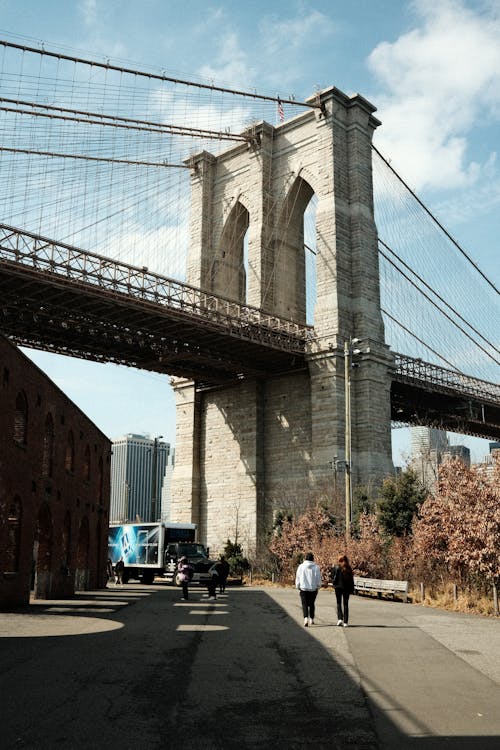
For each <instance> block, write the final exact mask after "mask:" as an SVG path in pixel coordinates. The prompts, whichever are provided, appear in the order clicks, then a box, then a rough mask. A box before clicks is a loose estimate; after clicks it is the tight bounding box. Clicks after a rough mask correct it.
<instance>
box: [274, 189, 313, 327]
mask: <svg viewBox="0 0 500 750" xmlns="http://www.w3.org/2000/svg"><path fill="white" fill-rule="evenodd" d="M313 195H314V191H313V189H312V187H311V186H310V185H309V183H308V182H306V180H305V179H303V178H302V177H300V176H298V177H297V178H296V179H295V180H294V182H293V183H292V185H291V187H290V189H289V191H288V193H287V194H286V196H285V199H284V201H283V206H282V210H281V213H280V215H279V218H278V222H277V226H276V229H275V233H274V240H273V251H274V252H273V255H274V274H273V275H274V279H273V290H274V295H273V296H274V305H273V308H274V309H273V312H275V313H276V314H277V315H282V316H283V317H286V318H290V319H292V320H295V321H296V322H298V323H305V322H306V317H307V313H306V259H305V247H304V240H305V235H304V214H305V212H306V209H307V206H308V204H309V203H310V201H311V199H312V197H313Z"/></svg>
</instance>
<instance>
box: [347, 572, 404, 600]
mask: <svg viewBox="0 0 500 750" xmlns="http://www.w3.org/2000/svg"><path fill="white" fill-rule="evenodd" d="M354 590H355V592H356V593H357V594H361V593H363V594H377V596H378V597H381V596H382V594H392V596H393V597H394V596H395V595H396V594H399V595H401V596H402V597H403V601H404V602H406V601H408V581H390V580H386V579H383V578H363V577H362V576H354Z"/></svg>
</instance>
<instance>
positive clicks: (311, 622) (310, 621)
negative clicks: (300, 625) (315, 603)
mask: <svg viewBox="0 0 500 750" xmlns="http://www.w3.org/2000/svg"><path fill="white" fill-rule="evenodd" d="M309 625H314V620H313V619H312V617H310V618H309Z"/></svg>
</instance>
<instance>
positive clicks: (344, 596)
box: [335, 589, 350, 625]
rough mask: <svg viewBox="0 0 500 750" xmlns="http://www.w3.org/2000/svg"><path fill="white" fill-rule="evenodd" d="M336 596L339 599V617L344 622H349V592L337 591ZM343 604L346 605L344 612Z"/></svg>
mask: <svg viewBox="0 0 500 750" xmlns="http://www.w3.org/2000/svg"><path fill="white" fill-rule="evenodd" d="M335 596H336V597H337V617H338V619H339V620H343V622H345V623H346V625H347V623H348V622H349V596H350V593H349V591H344V589H335ZM342 604H343V605H344V611H342Z"/></svg>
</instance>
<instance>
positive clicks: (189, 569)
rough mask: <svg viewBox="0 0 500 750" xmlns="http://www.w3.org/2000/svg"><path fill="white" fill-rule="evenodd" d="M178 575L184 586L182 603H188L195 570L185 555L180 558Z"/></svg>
mask: <svg viewBox="0 0 500 750" xmlns="http://www.w3.org/2000/svg"><path fill="white" fill-rule="evenodd" d="M177 573H178V575H179V581H180V584H181V586H182V598H181V602H187V601H188V599H189V588H188V587H189V581H191V580H192V578H193V573H194V568H193V566H192V565H191V564H190V562H189V561H188V559H187V557H186V556H185V555H183V556H182V557H181V558H179V562H178V563H177Z"/></svg>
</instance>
